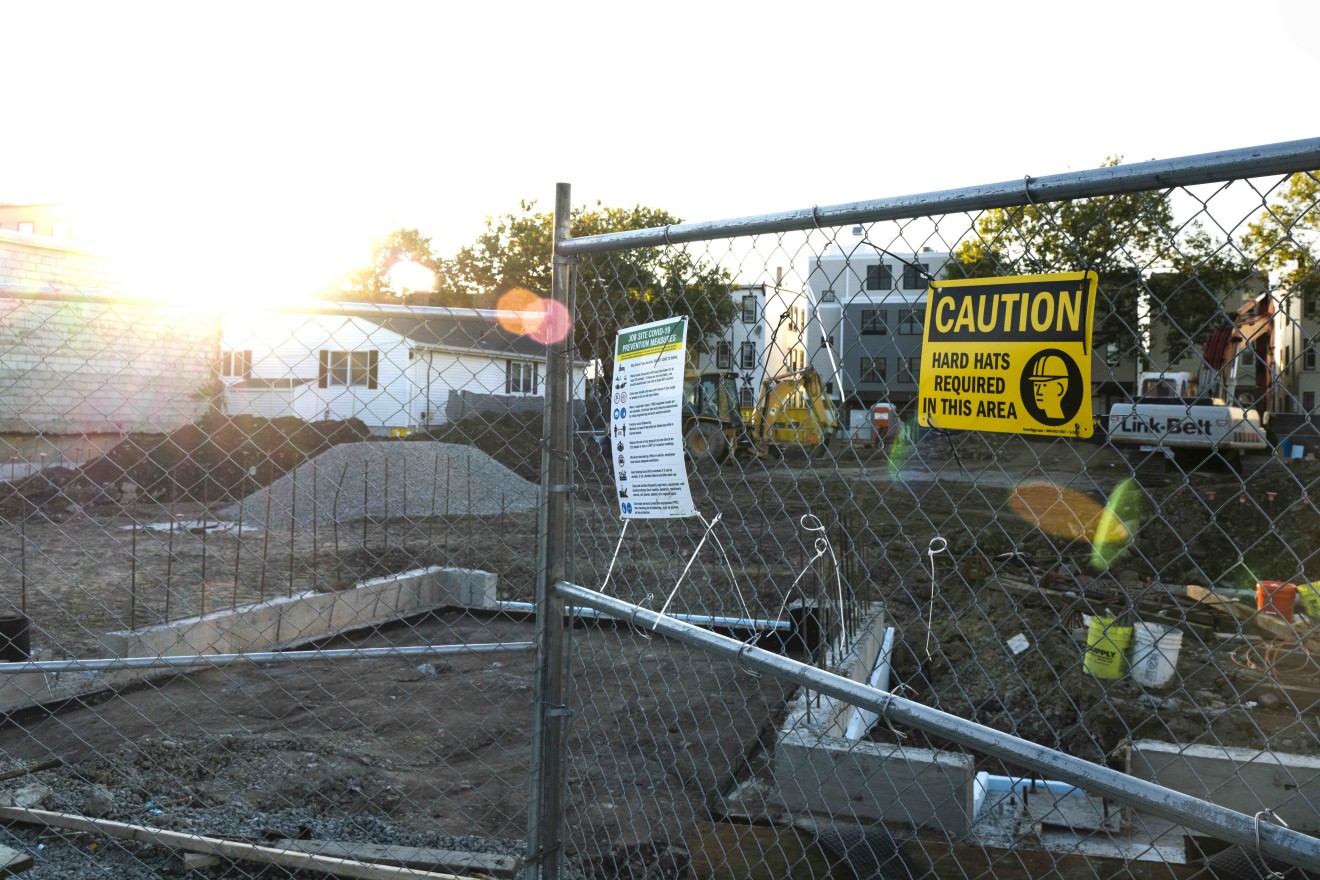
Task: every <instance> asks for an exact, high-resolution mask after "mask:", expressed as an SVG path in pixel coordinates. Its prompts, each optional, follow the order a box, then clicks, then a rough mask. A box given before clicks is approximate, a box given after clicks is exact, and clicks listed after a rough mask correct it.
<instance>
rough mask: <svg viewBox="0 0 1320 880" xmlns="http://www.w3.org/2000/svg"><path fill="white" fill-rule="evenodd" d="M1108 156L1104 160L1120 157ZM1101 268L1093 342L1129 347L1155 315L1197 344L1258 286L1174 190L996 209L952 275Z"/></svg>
mask: <svg viewBox="0 0 1320 880" xmlns="http://www.w3.org/2000/svg"><path fill="white" fill-rule="evenodd" d="M1120 161H1121V159H1119V158H1113V157H1111V158H1108V159H1106V160H1105V161H1104V163H1103V164H1102V165H1101V167H1111V166H1114V165H1117V164H1119V162H1120ZM1083 270H1091V271H1093V272H1095V273H1097V275H1098V276H1099V287H1098V290H1097V302H1096V311H1095V332H1094V334H1093V342H1094V344H1095V345H1097V346H1101V345H1105V344H1107V343H1111V342H1112V343H1116V344H1118V345H1119V346H1120V347H1121V348H1123V349H1125V350H1126V349H1129V348H1131V346H1132V345H1133V344H1134V343H1135V342H1136V340H1137V339H1138V338H1139V336H1140V335H1141V333H1142V330H1141V325H1142V318H1143V315H1142V314H1141V310H1142V303H1143V300H1145V302H1146V303H1147V304H1148V305H1149V308H1150V314H1149V316H1150V318H1151V320H1152V321H1158V322H1160V323H1162V324H1164V325H1165V327H1167V328H1168V330H1169V331H1170V332H1169V333H1168V334H1166V336H1165V338H1166V340H1167V341H1168V345H1169V347H1171V348H1175V349H1179V350H1181V349H1182V348H1185V347H1187V346H1189V345H1190V346H1192V347H1195V346H1197V345H1199V342H1200V341H1201V340H1203V339H1204V337H1205V336H1206V335H1207V334H1208V333H1209V331H1210V330H1213V329H1214V327H1215V326H1216V325H1217V322H1218V320H1220V318H1219V317H1218V316H1222V315H1223V314H1224V312H1225V310H1226V309H1232V308H1236V306H1237V304H1239V303H1240V302H1241V301H1242V294H1243V293H1244V292H1247V291H1250V292H1251V293H1255V292H1256V288H1253V287H1251V285H1250V281H1251V279H1252V278H1253V277H1254V276H1253V272H1252V270H1251V267H1250V266H1249V265H1248V264H1247V263H1246V262H1245V261H1244V260H1243V259H1242V258H1241V257H1240V255H1238V253H1237V252H1236V251H1235V250H1234V249H1233V248H1232V247H1231V246H1229V245H1227V244H1225V243H1223V242H1218V241H1216V240H1214V239H1212V238H1211V237H1210V236H1209V235H1208V234H1206V233H1205V231H1204V230H1203V229H1202V228H1201V227H1200V226H1199V225H1196V224H1188V225H1187V226H1185V227H1180V226H1179V225H1178V224H1177V223H1176V222H1175V221H1174V217H1173V209H1172V207H1171V205H1170V203H1169V193H1168V192H1166V191H1152V192H1137V193H1125V194H1121V195H1111V196H1098V197H1095V198H1090V199H1078V200H1075V201H1068V202H1051V203H1045V204H1040V205H1028V206H1020V207H1013V208H994V209H991V210H988V211H986V212H985V213H984V214H983V215H982V216H981V217H980V219H979V220H978V221H977V223H976V235H975V237H972V238H969V239H966V240H964V241H963V242H961V243H960V244H959V245H958V247H957V248H956V249H955V250H954V261H953V268H952V269H951V270H950V272H949V273H948V274H949V275H950V277H954V278H957V277H967V278H984V277H989V276H993V275H1011V274H1031V273H1037V272H1076V271H1083Z"/></svg>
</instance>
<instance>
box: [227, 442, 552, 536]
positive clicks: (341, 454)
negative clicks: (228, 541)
mask: <svg viewBox="0 0 1320 880" xmlns="http://www.w3.org/2000/svg"><path fill="white" fill-rule="evenodd" d="M538 492H539V489H538V487H537V485H536V484H535V483H531V482H528V481H527V480H524V479H523V478H522V477H520V476H518V475H517V474H515V473H514V472H513V471H511V470H509V469H508V468H506V467H505V466H504V465H502V464H500V463H499V462H497V461H495V459H493V458H491V457H490V456H489V455H486V454H485V453H484V452H481V451H479V450H477V449H474V448H473V447H471V446H462V445H457V444H453V443H434V442H428V441H419V442H408V441H400V442H397V443H345V444H341V445H339V446H335V447H333V448H332V449H328V450H326V451H325V452H323V453H321V454H320V455H318V456H317V457H316V458H313V459H311V460H309V461H306V462H304V463H303V464H301V465H299V466H298V467H297V468H295V469H294V470H293V471H291V472H289V473H287V474H285V475H284V476H283V477H281V478H280V479H278V480H276V481H275V482H274V483H272V484H271V485H270V486H269V487H268V488H265V489H260V490H258V491H256V492H253V493H252V494H251V495H248V496H247V497H246V498H244V499H243V500H242V501H241V502H240V503H238V504H231V505H230V506H229V507H226V508H224V509H223V510H221V511H219V516H220V517H222V518H226V519H231V520H239V519H241V520H242V521H243V523H244V525H245V526H253V527H256V528H281V527H284V528H287V527H288V526H289V524H290V522H293V523H295V524H296V525H297V527H298V528H307V527H310V526H311V525H312V523H313V522H316V523H318V524H320V523H331V522H336V521H337V522H352V521H353V520H360V519H363V518H368V519H387V518H389V517H407V518H419V517H429V516H468V515H476V516H482V515H501V514H505V513H512V512H515V511H522V510H532V509H534V508H535V507H536V504H537V495H538Z"/></svg>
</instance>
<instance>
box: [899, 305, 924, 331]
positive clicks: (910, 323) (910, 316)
mask: <svg viewBox="0 0 1320 880" xmlns="http://www.w3.org/2000/svg"><path fill="white" fill-rule="evenodd" d="M898 333H899V335H900V336H920V335H921V312H920V311H918V310H917V309H903V310H902V311H900V312H899V313H898Z"/></svg>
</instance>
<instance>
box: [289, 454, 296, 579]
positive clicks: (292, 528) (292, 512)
mask: <svg viewBox="0 0 1320 880" xmlns="http://www.w3.org/2000/svg"><path fill="white" fill-rule="evenodd" d="M297 528H298V469H297V468H296V467H295V468H294V469H293V473H291V474H289V596H290V597H292V596H293V569H294V567H295V566H294V552H293V542H294V539H295V537H296V533H297Z"/></svg>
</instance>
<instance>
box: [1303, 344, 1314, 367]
mask: <svg viewBox="0 0 1320 880" xmlns="http://www.w3.org/2000/svg"><path fill="white" fill-rule="evenodd" d="M1302 363H1303V366H1304V368H1305V369H1308V370H1314V369H1315V349H1314V348H1311V347H1310V346H1307V348H1306V354H1304V355H1302Z"/></svg>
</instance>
